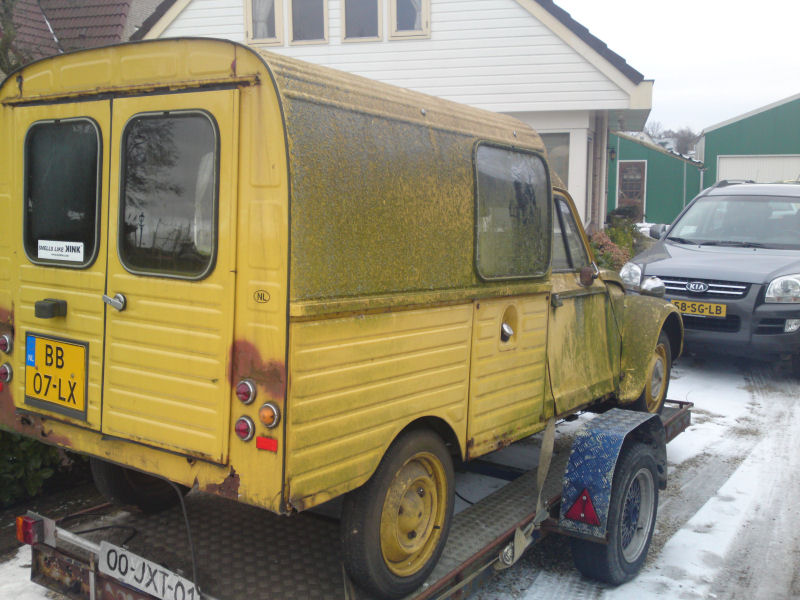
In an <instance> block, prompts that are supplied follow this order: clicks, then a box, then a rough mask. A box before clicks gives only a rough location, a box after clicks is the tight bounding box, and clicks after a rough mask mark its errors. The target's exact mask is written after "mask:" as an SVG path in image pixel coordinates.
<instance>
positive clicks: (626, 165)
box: [617, 160, 647, 222]
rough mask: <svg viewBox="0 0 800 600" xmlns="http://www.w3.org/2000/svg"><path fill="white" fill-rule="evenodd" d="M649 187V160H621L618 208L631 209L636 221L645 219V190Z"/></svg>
mask: <svg viewBox="0 0 800 600" xmlns="http://www.w3.org/2000/svg"><path fill="white" fill-rule="evenodd" d="M646 189H647V162H646V161H644V160H621V161H619V193H618V195H617V208H625V209H626V210H627V211H629V213H630V214H629V215H628V216H629V217H630V218H631V219H633V220H634V221H637V222H638V221H641V220H643V219H644V200H645V190H646Z"/></svg>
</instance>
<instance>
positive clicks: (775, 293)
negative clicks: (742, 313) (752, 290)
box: [764, 273, 800, 302]
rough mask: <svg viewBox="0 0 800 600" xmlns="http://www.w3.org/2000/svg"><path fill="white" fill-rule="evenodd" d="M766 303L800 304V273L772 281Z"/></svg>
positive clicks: (768, 288)
mask: <svg viewBox="0 0 800 600" xmlns="http://www.w3.org/2000/svg"><path fill="white" fill-rule="evenodd" d="M764 302H800V273H796V274H794V275H784V276H783V277H776V278H775V279H773V280H772V281H770V282H769V286H768V287H767V294H766V296H764Z"/></svg>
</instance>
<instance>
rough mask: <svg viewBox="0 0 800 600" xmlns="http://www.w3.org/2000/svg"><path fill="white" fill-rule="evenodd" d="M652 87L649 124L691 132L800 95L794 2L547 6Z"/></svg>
mask: <svg viewBox="0 0 800 600" xmlns="http://www.w3.org/2000/svg"><path fill="white" fill-rule="evenodd" d="M555 3H556V4H557V5H558V6H560V7H561V8H563V9H564V10H566V11H567V12H568V13H570V14H571V15H572V17H573V18H574V19H575V20H576V21H578V22H579V23H581V24H582V25H583V26H585V27H586V28H588V29H589V31H591V32H592V33H593V34H594V35H595V36H597V37H598V38H600V39H601V40H603V41H604V42H605V43H606V44H607V45H608V47H609V48H611V49H612V50H613V51H614V52H616V53H617V54H619V55H620V56H622V57H623V58H624V59H625V60H626V61H627V62H628V64H629V65H631V66H632V67H633V68H634V69H636V70H637V71H639V72H640V73H641V74H642V75H644V77H645V79H653V80H654V81H655V84H654V86H653V110H652V111H651V113H650V122H652V121H658V122H660V123H661V125H662V126H663V127H664V129H680V128H681V127H684V126H687V125H688V126H689V127H691V128H692V129H693V130H694V131H696V132H699V131H700V130H702V129H703V128H706V127H710V126H711V125H716V124H717V123H720V122H722V121H726V120H728V119H730V118H732V117H736V116H739V115H741V114H743V113H746V112H749V111H751V110H753V109H756V108H760V107H762V106H765V105H767V104H772V103H773V102H777V101H778V100H783V99H784V98H787V97H789V96H793V95H795V94H798V93H800V0H555Z"/></svg>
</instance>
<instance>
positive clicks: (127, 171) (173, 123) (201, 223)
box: [119, 112, 218, 279]
mask: <svg viewBox="0 0 800 600" xmlns="http://www.w3.org/2000/svg"><path fill="white" fill-rule="evenodd" d="M217 137H218V136H217V127H216V123H215V122H214V121H213V120H212V118H211V117H210V116H209V115H208V114H206V113H201V112H176V113H168V114H165V113H158V114H145V115H140V116H137V117H134V118H133V119H131V120H130V121H129V122H128V124H127V126H126V127H125V131H124V134H123V141H122V144H123V149H124V154H123V167H122V169H123V176H122V192H121V195H120V197H121V204H122V206H121V210H120V224H119V226H120V232H119V256H120V260H121V261H122V264H123V265H124V266H125V268H126V269H128V270H129V271H131V272H133V273H142V274H152V275H160V276H166V277H180V278H187V279H200V278H202V277H204V276H205V275H206V274H207V273H209V272H210V271H211V269H212V267H213V265H214V258H215V256H214V255H215V248H216V226H217V171H218V166H217Z"/></svg>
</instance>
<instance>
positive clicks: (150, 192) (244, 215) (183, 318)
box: [0, 39, 683, 596]
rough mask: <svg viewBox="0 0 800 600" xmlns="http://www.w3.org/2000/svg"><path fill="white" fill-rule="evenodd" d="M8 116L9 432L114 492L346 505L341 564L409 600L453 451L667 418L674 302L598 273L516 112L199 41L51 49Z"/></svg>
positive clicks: (157, 503) (278, 505) (3, 374)
mask: <svg viewBox="0 0 800 600" xmlns="http://www.w3.org/2000/svg"><path fill="white" fill-rule="evenodd" d="M0 106H2V112H0V128H1V131H2V138H1V139H2V155H3V156H4V159H3V160H2V161H0V379H1V380H2V383H0V385H1V386H2V388H0V426H2V427H3V428H5V429H8V430H12V431H16V432H19V433H23V434H26V435H29V436H31V437H35V438H37V439H39V440H41V441H44V442H46V443H50V444H56V445H59V446H61V447H64V448H69V449H71V450H74V451H77V452H81V453H85V454H87V455H89V456H90V457H91V458H92V469H93V472H94V475H95V478H96V481H97V484H98V486H99V488H100V489H101V490H102V491H103V492H104V493H105V494H106V495H108V496H109V497H111V498H113V499H116V500H118V501H120V502H123V503H136V504H138V505H139V506H140V507H142V508H143V509H145V510H156V509H158V508H160V507H161V506H163V505H165V504H167V503H169V502H171V501H173V500H174V499H175V494H174V492H173V489H172V488H171V487H169V485H168V484H167V482H166V481H164V479H167V480H170V481H172V482H176V483H178V484H180V485H182V486H184V489H186V488H190V487H196V488H199V489H200V490H203V491H206V492H212V493H216V494H220V495H223V496H226V497H228V498H232V499H235V500H239V501H241V502H246V503H248V504H253V505H257V506H261V507H264V508H266V509H268V510H270V511H273V512H276V513H284V514H289V513H293V512H296V511H302V510H306V509H309V508H311V507H314V506H317V505H319V504H321V503H323V502H326V501H328V500H331V499H333V498H336V497H337V496H341V495H344V494H346V497H345V500H344V504H343V508H342V540H343V556H344V560H345V564H346V566H347V567H348V570H349V571H350V573H351V575H352V576H353V577H354V578H355V579H356V580H357V581H358V582H359V583H361V584H362V585H363V586H365V587H366V588H368V589H369V590H371V591H373V592H376V593H378V594H381V595H385V596H386V595H390V596H391V595H393V596H396V595H402V594H404V593H407V592H409V591H411V590H412V589H414V588H415V587H417V586H418V585H419V584H420V582H421V581H423V580H424V578H425V576H426V575H427V574H428V572H429V571H430V570H431V569H432V567H433V566H434V564H435V562H436V560H437V558H438V556H439V553H440V552H441V549H442V547H443V542H444V539H445V538H446V536H447V531H448V527H449V523H450V518H451V515H452V512H453V462H454V461H461V460H463V461H468V460H470V459H473V458H475V457H478V456H481V455H483V454H486V453H488V452H491V451H493V450H496V449H498V448H501V447H503V446H506V445H508V444H510V443H511V442H513V441H515V440H518V439H520V438H522V437H525V436H528V435H530V434H532V433H535V432H537V431H540V430H541V429H543V428H544V426H545V424H546V422H547V421H548V420H549V419H551V418H552V417H554V416H558V415H565V414H569V413H573V412H575V411H577V410H580V409H584V408H587V407H591V406H595V405H597V404H599V403H604V405H609V404H611V405H617V404H619V405H622V404H627V405H629V406H632V407H635V408H639V409H641V410H648V411H651V412H657V411H659V410H660V408H661V406H662V403H663V400H664V397H665V395H666V389H667V384H668V382H669V371H670V365H671V361H672V360H673V359H674V358H675V357H677V356H678V354H679V352H680V349H681V345H682V335H683V332H682V324H681V320H680V317H679V315H678V314H677V312H676V310H675V309H674V308H673V307H671V306H670V305H669V304H668V303H666V302H664V301H663V300H661V299H658V298H654V297H647V296H645V295H636V294H627V295H626V294H625V291H624V288H623V286H622V283H621V281H620V280H619V278H618V277H617V276H616V275H615V274H611V273H606V272H603V273H599V271H598V270H597V267H596V266H595V265H594V262H593V258H592V253H591V250H590V248H589V246H588V244H587V240H586V236H585V234H584V232H583V230H582V228H581V226H580V221H579V219H578V217H577V214H576V211H575V209H574V206H573V205H572V201H571V200H570V198H569V195H568V194H567V192H566V191H565V190H563V189H559V188H556V189H555V190H554V188H553V182H552V181H551V175H550V174H549V171H548V166H547V162H546V159H545V151H544V146H543V145H542V142H541V140H540V138H539V137H538V136H537V134H536V133H535V132H533V131H532V130H531V129H529V128H528V127H527V126H526V125H524V124H523V123H520V122H518V121H516V120H514V119H512V118H509V117H505V116H500V115H496V114H492V113H488V112H484V111H480V110H477V109H472V108H467V107H463V106H459V105H456V104H453V103H450V102H446V101H443V100H440V99H436V98H432V97H428V96H425V95H421V94H417V93H413V92H410V91H407V90H403V89H397V88H394V87H391V86H387V85H382V84H379V83H376V82H374V81H369V80H366V79H362V78H359V77H355V76H352V75H348V74H344V73H340V72H337V71H333V70H329V69H324V68H320V67H316V66H311V65H308V64H305V63H303V62H300V61H297V60H291V59H289V58H286V57H282V56H278V55H275V54H270V53H268V52H259V51H255V50H253V49H250V48H247V47H245V46H242V45H238V44H235V43H231V42H226V41H217V40H197V39H192V40H189V39H177V40H162V41H155V42H144V43H137V44H128V45H121V46H116V47H109V48H101V49H94V50H88V51H82V52H76V53H72V54H65V55H61V56H57V57H53V58H50V59H46V60H41V61H39V62H36V63H33V64H31V65H28V66H26V67H24V68H23V69H21V70H19V71H17V72H15V73H13V74H12V75H10V76H9V77H8V78H7V79H6V80H5V82H4V83H3V84H2V87H0ZM153 476H157V477H153Z"/></svg>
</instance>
